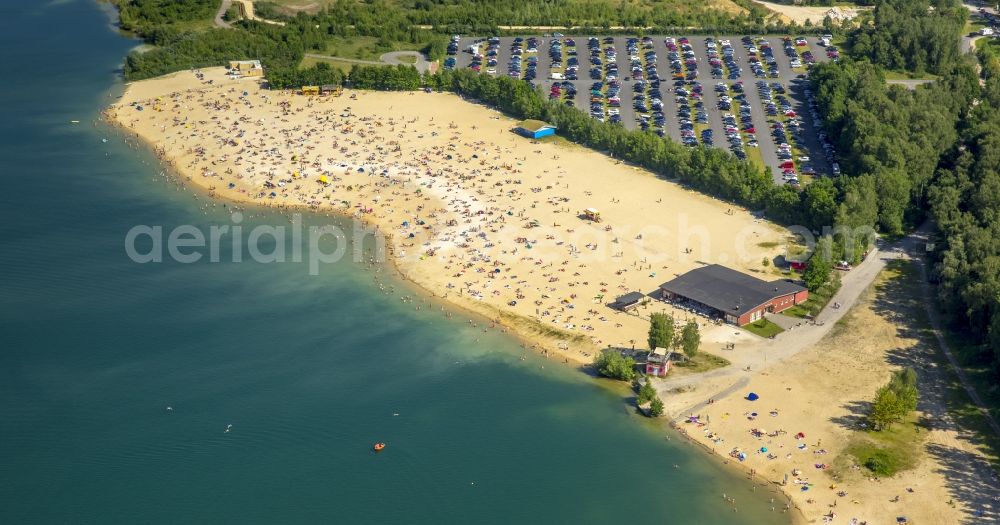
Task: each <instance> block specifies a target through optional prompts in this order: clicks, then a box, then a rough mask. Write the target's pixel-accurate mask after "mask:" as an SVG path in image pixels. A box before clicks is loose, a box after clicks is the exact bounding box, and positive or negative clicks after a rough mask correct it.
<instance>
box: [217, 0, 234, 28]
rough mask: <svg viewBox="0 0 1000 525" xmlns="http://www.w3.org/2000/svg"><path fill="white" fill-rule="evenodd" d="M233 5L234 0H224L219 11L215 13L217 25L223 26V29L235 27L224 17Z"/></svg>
mask: <svg viewBox="0 0 1000 525" xmlns="http://www.w3.org/2000/svg"><path fill="white" fill-rule="evenodd" d="M232 5H233V0H222V5H220V6H219V11H218V12H217V13H215V27H221V28H223V29H228V28H230V27H233V26H231V25H229V22H226V20H225V19H224V18H223V17H224V16H226V11H228V10H229V8H230V7H232Z"/></svg>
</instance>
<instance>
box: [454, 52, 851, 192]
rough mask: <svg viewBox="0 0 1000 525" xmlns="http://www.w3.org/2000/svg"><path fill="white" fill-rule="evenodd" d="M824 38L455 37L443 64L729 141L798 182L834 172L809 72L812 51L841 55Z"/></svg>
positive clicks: (740, 153) (630, 121) (592, 108)
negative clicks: (519, 81)
mask: <svg viewBox="0 0 1000 525" xmlns="http://www.w3.org/2000/svg"><path fill="white" fill-rule="evenodd" d="M786 39H787V40H786ZM826 44H828V42H827V43H824V42H823V41H822V40H821V37H817V36H807V37H802V38H799V36H798V35H795V36H792V35H779V36H768V37H749V36H735V37H734V36H728V37H711V36H705V35H700V36H694V37H686V38H685V37H682V36H675V37H670V36H659V37H644V38H632V37H625V36H614V37H588V36H563V35H559V34H558V33H557V34H554V35H552V36H542V37H533V36H529V37H490V38H482V37H457V38H453V41H452V46H451V47H450V49H449V57H448V58H447V59H446V61H445V67H451V68H455V69H459V68H473V69H476V70H478V71H479V72H480V73H482V74H489V75H508V76H511V77H513V78H520V79H523V80H526V81H529V82H531V83H533V84H534V85H535V86H538V87H539V88H540V89H541V90H543V91H544V92H545V93H547V94H549V97H550V98H552V99H558V100H560V101H562V102H563V103H566V104H569V105H575V106H576V107H577V108H579V109H580V110H581V111H584V112H586V113H588V114H590V115H591V116H592V117H593V118H596V119H599V120H602V121H609V122H620V123H621V124H622V125H623V126H625V127H626V128H629V129H634V128H639V127H641V128H643V129H648V130H650V131H652V132H655V133H657V134H660V135H661V136H669V137H670V138H671V139H673V140H674V141H677V142H681V143H684V144H687V145H689V146H696V145H699V144H705V145H710V146H715V147H722V148H727V149H729V150H730V151H732V152H733V154H734V155H736V156H737V157H739V158H746V159H749V160H751V161H755V162H761V163H763V164H764V165H765V166H767V167H768V168H769V170H770V171H771V173H772V175H773V176H774V179H775V182H777V183H779V184H784V183H790V184H798V183H799V182H800V180H802V179H808V177H811V176H829V175H835V174H837V172H838V170H837V169H835V168H836V164H835V162H836V153H835V152H834V151H833V149H832V146H831V145H830V144H829V142H828V141H826V140H825V137H823V134H822V132H821V130H820V129H819V126H818V124H819V119H818V115H817V114H815V110H814V109H813V108H811V107H810V102H809V93H808V83H807V82H806V80H805V75H806V67H807V66H808V63H809V62H810V60H809V59H811V61H814V62H819V61H826V60H830V59H831V58H834V59H835V58H836V56H837V53H836V51H835V50H834V49H835V48H830V47H829V46H828V45H826ZM807 53H811V55H812V56H811V57H808V56H807Z"/></svg>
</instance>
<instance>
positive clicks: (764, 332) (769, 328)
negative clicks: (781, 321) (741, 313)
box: [743, 319, 785, 337]
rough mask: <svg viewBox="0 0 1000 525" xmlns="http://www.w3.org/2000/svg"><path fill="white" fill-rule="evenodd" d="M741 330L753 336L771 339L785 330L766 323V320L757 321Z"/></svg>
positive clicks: (769, 322) (768, 322)
mask: <svg viewBox="0 0 1000 525" xmlns="http://www.w3.org/2000/svg"><path fill="white" fill-rule="evenodd" d="M743 328H744V329H745V330H746V331H748V332H750V333H752V334H755V335H759V336H761V337H773V336H776V335H778V334H780V333H781V332H784V331H785V330H784V329H783V328H781V327H780V326H778V325H776V324H774V323H772V322H771V321H768V320H767V319H758V320H756V321H754V322H752V323H750V324H748V325H744V326H743Z"/></svg>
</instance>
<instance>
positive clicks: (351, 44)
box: [319, 36, 427, 63]
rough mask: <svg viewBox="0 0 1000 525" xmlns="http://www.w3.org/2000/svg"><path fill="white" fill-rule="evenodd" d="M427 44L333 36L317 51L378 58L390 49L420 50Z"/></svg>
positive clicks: (345, 55) (337, 55) (325, 53)
mask: <svg viewBox="0 0 1000 525" xmlns="http://www.w3.org/2000/svg"><path fill="white" fill-rule="evenodd" d="M426 45H427V43H426V42H423V43H420V44H414V43H411V42H396V41H386V40H383V39H380V38H376V37H373V36H352V37H343V36H333V37H330V38H329V39H327V41H326V46H325V47H324V49H322V50H320V51H319V53H320V54H323V55H330V56H333V57H340V58H356V59H360V60H378V59H379V57H381V56H382V54H383V53H388V52H390V51H420V50H421V49H422V48H424V47H425V46H426ZM408 59H409V60H413V62H412V63H416V60H415V58H411V57H401V58H400V60H402V61H404V62H405V61H406V60H408Z"/></svg>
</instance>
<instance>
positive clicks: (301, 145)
mask: <svg viewBox="0 0 1000 525" xmlns="http://www.w3.org/2000/svg"><path fill="white" fill-rule="evenodd" d="M140 107H141V108H142V109H141V110H140V109H139V108H140ZM106 118H107V119H108V120H109V121H111V122H112V123H114V124H116V125H118V126H120V127H122V128H124V129H126V130H128V131H130V132H132V133H134V134H136V135H138V136H139V137H141V138H142V139H143V140H144V141H146V142H148V143H149V144H150V145H151V146H152V147H153V148H154V150H155V151H156V153H157V155H158V156H159V157H160V158H161V159H162V160H163V162H164V163H166V164H168V165H170V166H171V167H172V169H173V171H174V172H175V173H176V174H177V176H178V177H180V178H182V179H183V180H185V181H188V182H190V183H191V184H193V185H196V186H198V187H200V188H203V189H204V190H205V191H207V192H209V193H211V194H212V195H213V196H216V197H220V198H223V199H227V200H230V201H237V202H246V203H254V204H257V205H263V206H271V207H282V208H287V209H289V210H294V209H312V210H316V211H318V212H336V213H339V214H344V215H348V216H351V217H354V218H357V219H359V220H364V221H365V222H366V223H368V224H373V225H377V226H378V228H379V229H380V231H381V232H383V233H384V234H385V235H386V236H387V237H388V241H387V243H388V245H389V250H388V253H389V255H388V257H389V259H390V261H391V262H392V263H393V264H394V265H395V266H396V267H397V268H398V269H399V270H400V272H401V273H402V274H403V275H404V276H405V277H406V278H408V279H410V280H412V281H413V282H414V283H416V284H418V285H419V286H421V287H423V288H424V289H426V290H427V291H428V292H429V293H430V294H432V295H434V296H435V297H437V298H440V299H442V300H444V301H447V302H448V303H451V304H454V305H457V306H459V307H462V308H466V309H469V310H472V311H474V312H476V313H479V314H481V315H483V316H486V317H487V318H489V319H491V320H495V321H496V322H497V323H498V324H500V325H503V326H505V327H508V328H510V329H512V330H513V331H514V332H515V333H516V334H517V335H519V336H522V337H524V338H525V339H527V340H529V341H532V342H534V343H537V347H538V350H539V351H540V352H542V353H544V354H545V355H547V356H550V357H552V358H553V359H558V360H559V361H565V362H567V363H588V362H590V361H591V360H592V359H593V356H594V355H595V353H596V352H597V351H599V350H600V349H602V348H607V347H609V346H610V347H621V348H632V347H635V348H640V349H641V348H644V347H645V344H646V343H645V340H646V334H647V330H648V316H649V314H650V313H653V312H657V311H665V312H668V313H673V314H674V315H675V317H676V318H678V319H679V320H682V321H683V320H685V319H688V318H690V315H691V314H689V313H687V312H683V311H680V310H676V309H674V308H673V307H672V306H671V305H669V304H667V303H664V302H662V301H659V300H657V299H652V300H651V302H650V303H649V305H648V306H646V307H642V308H640V309H638V311H637V312H635V313H633V314H625V313H621V312H618V311H616V310H614V309H612V308H610V307H609V303H611V302H612V301H614V299H615V298H616V297H617V296H620V295H623V294H625V293H628V292H632V291H639V292H642V293H645V294H651V293H652V292H654V291H656V290H657V289H658V286H659V285H660V284H661V283H663V282H664V281H667V280H670V279H672V278H673V277H675V276H676V275H679V274H681V273H684V272H686V271H688V270H691V269H693V268H697V267H699V266H701V265H704V264H708V263H719V264H724V265H727V266H730V267H733V268H736V269H739V270H742V271H745V272H750V273H755V274H758V275H759V276H761V277H762V278H765V279H774V278H777V277H776V276H775V274H774V273H773V271H774V270H773V265H772V266H765V265H764V264H763V261H764V260H765V259H767V260H769V261H770V260H773V258H774V257H776V256H777V255H780V254H783V253H784V246H783V243H784V242H785V241H786V240H787V237H788V234H787V232H786V231H785V230H784V229H783V228H780V227H778V226H776V225H774V224H772V223H769V222H767V221H766V220H764V219H762V218H760V217H756V216H754V215H753V214H752V213H751V212H750V211H748V210H745V209H740V208H738V207H735V206H732V205H730V204H728V203H724V202H721V201H718V200H716V199H712V198H710V197H707V196H704V195H702V194H699V193H696V192H693V191H690V190H687V189H685V188H683V187H682V186H680V185H678V184H675V183H672V182H670V181H666V180H662V179H659V178H657V177H656V176H655V175H653V174H651V173H649V172H647V171H644V170H641V169H638V168H635V167H633V166H630V165H628V164H625V163H622V162H619V161H616V160H615V159H612V158H610V157H608V156H606V155H603V154H601V153H599V152H595V151H591V150H588V149H586V148H582V147H579V146H576V145H573V144H570V143H567V142H565V141H562V140H559V139H556V140H545V141H541V142H539V141H532V140H530V139H526V138H524V137H521V136H519V135H516V134H514V133H512V132H511V128H512V127H513V126H514V125H515V122H514V121H513V120H511V119H509V118H507V117H505V116H503V115H502V114H500V113H498V112H496V111H493V110H491V109H489V108H486V107H483V106H480V105H477V104H472V103H469V102H466V101H463V100H461V99H460V98H459V97H457V96H455V95H452V94H444V93H422V92H419V93H418V92H414V93H389V92H352V91H345V93H344V94H343V96H340V97H304V96H301V95H297V94H293V93H290V92H272V91H267V90H262V89H260V88H259V86H258V85H257V83H256V82H255V81H253V80H248V79H241V80H234V79H230V78H227V77H226V76H225V74H224V71H223V70H222V69H208V70H203V71H202V72H200V74H198V75H196V74H195V73H194V72H181V73H176V74H174V75H170V76H167V77H162V78H158V79H152V80H147V81H142V82H137V83H134V84H131V85H129V87H128V89H127V90H126V92H125V94H124V95H123V96H122V98H121V99H120V100H119V101H117V102H116V103H115V104H114V105H113V106H111V107H110V108H109V109H108V110H107V111H106ZM585 208H597V209H598V210H599V211H600V213H601V218H602V221H601V222H599V223H595V222H591V221H589V220H587V219H585V218H584V217H583V216H582V215H581V212H582V210H584V209H585ZM873 275H874V273H873ZM880 300H882V301H883V302H884V301H885V299H884V298H880V296H879V295H878V293H877V292H876V291H874V290H872V291H869V292H868V293H867V294H866V295H864V300H863V301H862V304H861V305H859V306H856V307H855V309H853V310H851V312H850V314H849V315H848V316H847V317H845V321H844V326H843V327H842V326H840V325H839V324H838V328H837V329H835V330H834V332H833V333H831V334H828V335H827V336H826V337H825V338H823V339H821V340H820V339H819V337H820V336H819V335H817V336H816V340H819V343H818V344H811V345H810V346H808V347H807V348H806V349H805V350H803V351H801V352H797V351H791V350H790V351H789V353H788V355H780V354H778V353H777V352H776V354H777V355H776V354H771V356H772V360H773V363H772V364H771V365H770V366H767V367H761V368H760V369H759V371H758V368H757V365H756V364H755V365H754V373H752V374H751V373H748V374H746V377H747V378H748V379H747V381H748V382H747V383H746V384H745V385H741V388H740V389H739V391H738V392H736V391H734V392H732V395H728V396H726V397H724V398H720V399H718V400H717V402H714V403H711V404H710V405H708V406H706V407H705V409H704V410H699V411H698V412H697V414H692V415H696V416H698V417H697V419H696V420H695V421H693V422H690V423H681V424H680V425H679V426H680V428H681V430H682V431H684V432H685V433H687V434H688V435H689V436H690V437H691V438H692V439H694V440H697V441H699V442H700V443H702V444H704V445H705V446H707V447H708V448H710V449H712V450H713V451H714V452H715V453H717V454H719V455H720V456H722V457H728V456H729V455H730V453H731V452H732V451H733V450H734V449H738V450H739V452H743V453H744V454H745V458H744V460H743V461H739V459H738V458H730V459H729V462H730V463H732V464H734V465H740V466H742V467H744V468H746V469H748V470H751V471H752V472H753V473H754V476H755V479H757V480H758V481H759V482H761V483H784V486H783V489H782V490H784V491H785V492H786V493H787V494H788V495H789V496H790V498H791V503H792V505H793V506H794V507H798V508H799V509H801V511H802V516H804V518H802V519H804V520H805V521H809V522H822V521H828V522H832V523H852V521H851V520H852V519H855V518H857V521H855V522H853V523H861V522H864V521H867V523H872V524H874V523H895V518H896V517H897V516H901V515H906V516H908V517H909V518H910V519H911V523H959V522H963V520H967V519H970V518H971V517H974V516H975V514H976V513H977V512H985V513H987V514H986V515H987V516H991V517H994V518H995V517H996V510H995V509H996V507H995V504H992V500H991V499H990V498H993V497H995V494H993V493H991V492H989V491H981V492H982V497H981V498H978V499H976V498H971V497H966V495H964V494H960V493H956V491H955V490H954V486H953V485H952V481H953V480H951V479H949V476H950V474H949V473H950V472H951V471H952V470H955V468H956V465H962V466H963V468H966V469H968V468H973V467H972V466H975V465H979V467H975V468H981V463H982V457H981V455H980V454H979V453H978V451H977V450H976V447H975V446H974V445H973V444H971V443H970V441H969V439H968V437H967V436H966V435H964V434H963V433H962V432H961V431H960V430H959V429H957V427H955V426H954V425H951V424H947V425H946V424H942V425H939V426H936V427H935V428H934V429H933V430H932V431H930V432H929V435H928V436H926V437H925V442H924V447H925V449H926V450H927V451H929V452H928V453H927V455H926V457H924V458H923V459H922V460H921V461H920V462H919V464H918V465H917V467H916V468H915V469H913V470H910V471H906V472H904V473H903V474H902V475H900V476H898V477H896V478H893V479H891V480H882V481H873V480H870V479H869V478H867V477H865V476H863V475H862V474H861V471H860V470H859V469H857V468H854V466H853V465H850V464H849V462H848V459H847V455H846V454H844V450H845V448H846V447H847V445H848V443H849V441H850V439H851V436H852V434H854V433H856V431H855V430H853V429H852V428H851V427H850V425H851V424H852V423H851V422H853V423H856V419H857V414H856V413H855V412H856V411H857V406H856V404H857V403H858V402H863V401H867V400H869V399H871V398H872V396H873V395H874V392H875V390H876V389H877V388H878V387H879V386H880V385H881V384H883V383H884V382H885V381H886V380H887V379H888V377H889V373H890V371H891V370H892V369H894V368H895V367H897V366H898V363H896V362H894V361H893V360H891V359H889V358H888V357H887V356H888V355H889V352H890V351H892V352H897V351H899V349H915V350H914V352H917V351H918V350H919V351H921V352H924V353H926V352H927V351H928V350H927V349H926V348H924V347H923V346H922V345H921V342H920V340H919V338H916V337H914V336H911V335H907V334H905V333H904V332H903V330H900V329H899V328H898V326H897V324H894V323H893V322H892V321H890V320H887V319H886V318H885V317H884V316H885V312H884V304H879V303H878V301H880ZM696 319H697V320H698V321H699V323H701V324H702V326H703V339H702V340H703V345H702V350H703V351H706V350H707V351H710V352H717V349H718V348H721V347H723V346H725V345H727V344H730V343H735V344H738V345H739V348H740V356H736V355H727V354H724V353H720V355H723V356H724V357H726V358H727V359H730V360H731V361H733V362H734V363H737V364H739V365H740V366H741V367H742V365H744V364H750V363H751V362H753V363H757V362H758V361H757V360H759V359H760V353H758V352H757V351H758V350H760V349H764V350H765V352H767V351H768V350H767V345H769V344H772V343H771V342H767V341H765V340H763V339H761V338H758V337H757V336H754V335H752V334H749V333H747V332H745V331H742V330H738V329H735V328H734V327H732V326H726V325H712V324H711V323H709V322H708V321H707V320H706V319H704V318H696ZM852 323H853V324H852ZM845 327H848V328H845ZM850 327H853V328H850ZM813 328H815V327H813ZM807 330H808V328H805V327H803V328H801V329H799V331H798V332H797V331H796V330H794V329H792V330H790V331H788V332H786V333H784V334H782V336H781V337H784V338H795V337H798V335H797V334H798V333H800V332H802V333H803V335H805V333H807V332H806V331H807ZM813 332H817V331H816V330H815V329H813V330H812V331H811V332H808V333H813ZM862 332H863V333H862ZM817 333H818V332H817ZM822 333H825V330H824V331H823V332H822ZM862 339H863V340H862ZM779 342H780V341H779ZM767 355H768V354H766V353H765V354H763V359H764V360H765V361H766V360H767ZM922 366H924V367H925V368H926V370H922V373H926V374H931V375H933V374H934V373H936V371H935V370H933V367H931V365H929V364H926V363H925V364H923V365H922ZM732 383H733V378H732V376H731V375H729V376H726V377H723V376H721V375H720V376H712V375H710V374H709V375H706V376H704V377H699V378H697V380H695V381H694V382H693V383H692V384H691V385H690V386H689V388H686V389H685V390H684V391H683V392H678V393H677V394H676V395H672V398H668V399H665V402H666V404H667V407H668V413H676V412H677V411H678V410H679V409H683V408H684V407H686V406H691V405H693V404H695V403H698V402H701V401H704V400H705V399H706V398H707V396H708V395H710V394H711V393H714V392H717V391H719V390H720V389H723V388H725V387H727V386H728V385H731V384H732ZM749 391H754V392H756V393H758V394H759V395H760V396H761V399H760V400H759V401H756V402H754V403H753V404H750V402H748V401H746V400H745V399H743V396H744V395H745V393H746V392H749ZM935 396H936V397H935ZM926 399H927V400H928V401H927V403H929V404H925V405H923V406H922V407H921V408H920V410H921V411H923V412H924V413H925V414H929V415H930V416H928V417H936V418H942V416H940V407H941V403H942V401H941V394H940V393H937V394H933V393H932V394H928V396H927V398H926ZM852 407H853V409H854V410H853V411H852ZM935 410H937V411H935ZM753 413H756V414H757V415H755V416H751V415H750V414H753ZM941 420H942V421H943V419H941ZM845 421H846V422H848V423H845ZM800 432H801V433H803V434H804V435H803V436H801V437H796V436H797V435H798V434H799V433H800ZM762 449H767V450H766V451H763V450H762ZM932 449H933V450H932ZM934 451H936V452H934ZM955 458H960V460H956V459H955ZM949 462H951V463H949ZM817 465H819V467H817ZM834 471H836V473H837V476H838V479H837V480H836V481H835V480H834V479H833V477H832V476H831V473H832V472H834ZM987 471H988V469H986V470H982V472H983V473H982V474H981V475H980V477H982V476H986V474H985V472H987ZM796 473H797V474H796ZM983 483H984V485H985V486H987V487H992V488H993V491H994V492H995V490H996V486H997V483H996V480H995V479H993V480H992V481H991V480H986V481H984V482H983ZM806 486H807V487H809V488H808V489H807V490H805V491H803V490H802V487H806ZM831 486H834V488H830V487H831ZM907 489H912V492H910V491H908V490H907ZM839 493H843V495H838V494H839ZM897 495H898V496H899V497H900V499H899V500H897V501H895V502H892V503H890V499H891V498H893V497H894V496H897ZM720 497H721V495H720ZM949 500H955V501H957V503H955V504H953V505H948V504H945V502H947V501H949ZM784 503H785V502H784V501H781V502H777V503H775V506H776V509H775V512H781V510H782V508H783V507H784ZM720 504H725V502H721V503H720ZM831 505H836V506H831ZM975 505H978V507H976V506H975ZM988 505H991V506H988ZM984 509H985V510H984ZM834 514H835V515H836V517H832V516H833V515H834ZM802 516H797V517H800V518H801V517H802ZM827 516H830V517H827Z"/></svg>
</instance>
